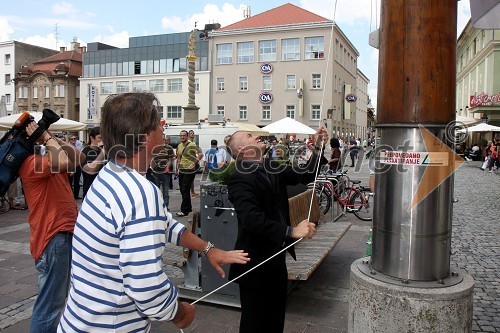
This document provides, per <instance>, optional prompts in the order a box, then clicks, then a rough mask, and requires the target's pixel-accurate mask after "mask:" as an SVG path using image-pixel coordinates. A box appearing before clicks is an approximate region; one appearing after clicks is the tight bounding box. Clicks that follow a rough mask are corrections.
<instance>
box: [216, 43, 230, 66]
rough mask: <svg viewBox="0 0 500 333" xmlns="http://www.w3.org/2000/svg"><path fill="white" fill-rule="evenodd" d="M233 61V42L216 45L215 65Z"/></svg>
mask: <svg viewBox="0 0 500 333" xmlns="http://www.w3.org/2000/svg"><path fill="white" fill-rule="evenodd" d="M232 63H233V44H230V43H228V44H218V45H217V65H226V64H232Z"/></svg>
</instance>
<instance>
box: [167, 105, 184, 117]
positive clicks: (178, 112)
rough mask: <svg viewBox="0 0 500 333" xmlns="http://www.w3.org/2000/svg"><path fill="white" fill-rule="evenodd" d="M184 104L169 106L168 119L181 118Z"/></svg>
mask: <svg viewBox="0 0 500 333" xmlns="http://www.w3.org/2000/svg"><path fill="white" fill-rule="evenodd" d="M181 118H182V106H167V119H181Z"/></svg>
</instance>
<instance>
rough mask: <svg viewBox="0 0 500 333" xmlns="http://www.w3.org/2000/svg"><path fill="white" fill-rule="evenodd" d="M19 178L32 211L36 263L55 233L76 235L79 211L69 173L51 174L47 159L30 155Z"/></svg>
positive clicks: (32, 233) (30, 215)
mask: <svg viewBox="0 0 500 333" xmlns="http://www.w3.org/2000/svg"><path fill="white" fill-rule="evenodd" d="M19 176H20V177H21V181H22V183H23V188H24V195H25V198H26V203H27V204H28V208H29V211H30V214H29V215H28V223H29V225H30V229H31V235H30V251H31V255H32V256H33V259H35V261H36V260H38V258H39V257H40V256H41V255H42V253H43V250H44V249H45V247H46V246H47V244H48V243H49V241H50V240H51V239H52V237H53V236H54V235H55V234H56V233H58V232H61V231H69V232H73V229H74V227H75V222H76V218H77V216H78V208H77V206H76V203H75V199H73V192H72V191H71V187H70V185H69V181H68V174H67V173H66V172H59V173H51V172H50V167H49V160H48V158H47V157H43V156H40V155H31V156H29V157H28V158H27V159H26V160H25V161H24V162H23V164H22V165H21V168H20V169H19Z"/></svg>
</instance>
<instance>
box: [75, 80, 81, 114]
mask: <svg viewBox="0 0 500 333" xmlns="http://www.w3.org/2000/svg"><path fill="white" fill-rule="evenodd" d="M75 88H76V89H75V91H76V93H75V98H80V86H76V87H75ZM76 112H80V110H79V109H78V108H76Z"/></svg>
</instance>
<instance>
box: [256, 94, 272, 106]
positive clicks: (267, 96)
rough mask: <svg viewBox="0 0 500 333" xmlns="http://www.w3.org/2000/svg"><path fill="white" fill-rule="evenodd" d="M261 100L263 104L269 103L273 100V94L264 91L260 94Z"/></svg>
mask: <svg viewBox="0 0 500 333" xmlns="http://www.w3.org/2000/svg"><path fill="white" fill-rule="evenodd" d="M259 101H260V102H261V103H263V104H269V103H271V102H272V101H273V95H272V94H271V93H268V92H263V93H262V94H260V95H259Z"/></svg>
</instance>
